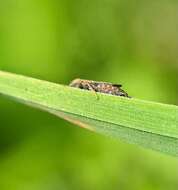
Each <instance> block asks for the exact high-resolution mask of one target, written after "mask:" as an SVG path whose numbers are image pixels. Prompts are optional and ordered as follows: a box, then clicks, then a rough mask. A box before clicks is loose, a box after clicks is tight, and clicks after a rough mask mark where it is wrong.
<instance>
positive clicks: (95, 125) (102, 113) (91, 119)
mask: <svg viewBox="0 0 178 190" xmlns="http://www.w3.org/2000/svg"><path fill="white" fill-rule="evenodd" d="M0 93H1V94H3V95H6V96H10V97H13V98H15V99H16V100H18V101H22V102H23V103H25V104H29V105H31V106H34V107H38V108H40V109H42V110H46V111H48V112H50V113H52V114H55V115H57V116H59V117H62V118H64V119H66V120H69V121H70V122H73V123H75V124H77V125H79V126H82V127H85V128H87V129H90V130H92V131H96V132H98V133H102V134H105V135H110V136H112V137H116V138H119V139H123V140H125V141H127V142H130V143H135V144H138V145H141V146H143V147H146V148H150V149H153V150H157V151H160V152H164V153H167V154H169V155H173V156H178V107H177V106H174V105H166V104H160V103H154V102H149V101H143V100H138V99H134V98H131V99H129V98H123V97H117V96H111V95H106V94H101V93H98V97H99V99H98V98H97V96H96V94H94V93H93V92H90V91H85V90H80V89H76V88H71V87H68V86H64V85H59V84H55V83H51V82H47V81H41V80H38V79H33V78H30V77H25V76H21V75H16V74H11V73H7V72H3V71H0Z"/></svg>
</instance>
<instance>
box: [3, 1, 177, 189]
mask: <svg viewBox="0 0 178 190" xmlns="http://www.w3.org/2000/svg"><path fill="white" fill-rule="evenodd" d="M177 12H178V1H174V0H169V1H168V0H163V1H161V0H158V1H154V0H150V1H146V0H137V1H131V0H102V1H101V0H90V1H89V0H88V1H87V0H75V1H72V0H25V1H24V0H0V69H1V70H5V71H9V72H14V73H19V74H23V75H27V76H31V77H35V78H39V79H43V80H48V81H52V82H56V83H61V84H62V83H63V84H68V83H69V82H70V81H71V80H72V79H74V78H77V77H80V78H84V79H93V80H101V81H109V82H113V83H121V84H123V86H124V89H125V90H127V91H128V92H129V94H130V95H131V96H133V97H136V98H140V99H146V100H151V101H158V102H163V103H168V104H177V103H178V101H177V96H178V91H177V86H178V81H177V75H178V56H177V55H178V54H177V53H178V25H177V18H178V17H177V16H178V14H177ZM0 108H1V109H0V189H1V190H58V189H60V190H71V189H72V190H74V189H77V190H83V189H85V190H90V189H97V190H106V189H107V190H108V189H112V190H118V189H119V190H168V189H169V190H176V189H177V188H178V170H177V168H178V160H177V159H176V158H173V157H169V156H167V155H164V154H160V153H158V152H153V151H150V150H145V149H142V148H140V147H138V146H135V145H129V144H127V143H124V142H122V141H116V140H113V139H110V138H106V137H103V136H100V135H98V134H94V133H92V132H90V131H87V130H85V129H81V128H79V127H76V126H74V125H72V124H70V123H67V122H66V121H63V120H60V119H59V118H56V117H55V116H52V115H50V114H48V113H44V112H41V111H39V110H36V109H33V108H29V107H27V106H24V105H21V104H18V103H16V102H12V101H10V100H9V99H7V98H5V97H2V96H1V97H0Z"/></svg>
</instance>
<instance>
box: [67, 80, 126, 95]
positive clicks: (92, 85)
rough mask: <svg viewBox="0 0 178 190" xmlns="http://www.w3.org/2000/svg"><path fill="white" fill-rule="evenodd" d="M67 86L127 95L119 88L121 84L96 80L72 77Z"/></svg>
mask: <svg viewBox="0 0 178 190" xmlns="http://www.w3.org/2000/svg"><path fill="white" fill-rule="evenodd" d="M69 86H71V87H75V88H80V89H84V90H91V91H94V92H101V93H105V94H111V95H115V96H124V97H128V98H130V97H129V95H128V94H127V93H126V92H125V91H124V90H122V89H121V87H122V85H121V84H112V83H108V82H98V81H92V80H83V79H74V80H73V81H72V82H71V83H70V84H69Z"/></svg>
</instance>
